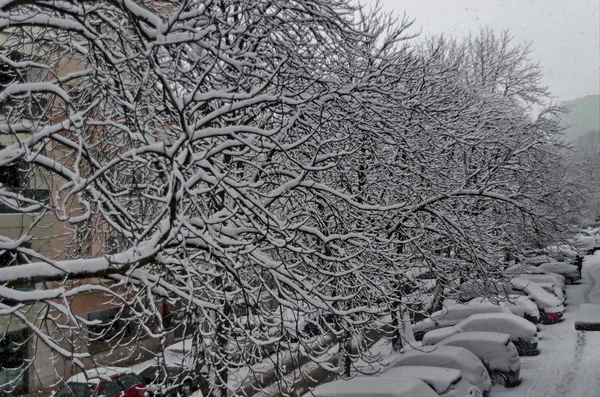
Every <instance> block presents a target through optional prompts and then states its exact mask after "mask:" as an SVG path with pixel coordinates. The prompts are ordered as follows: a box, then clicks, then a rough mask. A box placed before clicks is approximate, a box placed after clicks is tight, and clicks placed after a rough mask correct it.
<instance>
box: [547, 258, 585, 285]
mask: <svg viewBox="0 0 600 397" xmlns="http://www.w3.org/2000/svg"><path fill="white" fill-rule="evenodd" d="M539 268H540V269H542V270H545V271H547V272H550V273H556V274H560V275H561V276H563V277H564V278H565V282H566V283H567V284H573V283H574V282H575V281H578V280H581V274H580V273H579V270H578V269H577V266H575V265H571V264H569V263H566V262H549V263H544V264H542V265H540V266H539Z"/></svg>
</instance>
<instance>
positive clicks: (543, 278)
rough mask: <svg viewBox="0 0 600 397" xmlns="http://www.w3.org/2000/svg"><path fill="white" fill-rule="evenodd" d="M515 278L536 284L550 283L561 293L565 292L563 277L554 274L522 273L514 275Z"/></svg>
mask: <svg viewBox="0 0 600 397" xmlns="http://www.w3.org/2000/svg"><path fill="white" fill-rule="evenodd" d="M515 277H519V278H524V279H527V280H531V281H535V282H536V283H552V284H555V285H556V286H557V287H559V288H560V289H561V291H562V292H563V293H565V292H566V291H567V289H566V284H565V282H564V277H562V276H560V275H558V274H556V273H549V274H528V273H522V274H518V275H516V276H515Z"/></svg>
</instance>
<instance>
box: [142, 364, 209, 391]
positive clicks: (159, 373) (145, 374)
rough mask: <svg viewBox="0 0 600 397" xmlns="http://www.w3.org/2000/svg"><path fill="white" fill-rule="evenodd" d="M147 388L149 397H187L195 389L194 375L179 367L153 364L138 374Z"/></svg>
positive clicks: (192, 372)
mask: <svg viewBox="0 0 600 397" xmlns="http://www.w3.org/2000/svg"><path fill="white" fill-rule="evenodd" d="M138 375H139V376H140V377H141V378H142V379H143V380H144V383H145V384H146V386H147V390H148V392H149V393H150V396H157V397H158V396H165V397H178V396H180V397H189V396H190V395H191V394H192V392H193V391H194V390H195V389H196V387H195V385H196V384H197V382H196V373H195V371H193V370H192V368H185V367H182V366H180V365H178V366H176V365H166V366H163V365H158V363H153V364H152V365H150V366H148V367H146V368H145V369H144V370H143V371H141V372H140V373H139V374H138Z"/></svg>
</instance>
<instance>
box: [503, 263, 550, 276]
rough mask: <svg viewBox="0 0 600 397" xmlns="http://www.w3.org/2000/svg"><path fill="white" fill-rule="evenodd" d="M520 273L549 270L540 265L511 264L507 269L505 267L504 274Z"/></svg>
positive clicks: (539, 272) (537, 272)
mask: <svg viewBox="0 0 600 397" xmlns="http://www.w3.org/2000/svg"><path fill="white" fill-rule="evenodd" d="M540 266H541V265H540ZM519 273H529V274H548V272H547V271H546V270H544V269H542V268H539V267H535V266H532V265H513V266H509V267H507V268H506V269H504V274H519Z"/></svg>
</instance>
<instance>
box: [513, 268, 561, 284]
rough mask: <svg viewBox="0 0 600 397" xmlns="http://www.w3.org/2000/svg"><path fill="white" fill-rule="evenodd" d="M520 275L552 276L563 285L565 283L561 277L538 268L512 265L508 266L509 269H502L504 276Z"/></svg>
mask: <svg viewBox="0 0 600 397" xmlns="http://www.w3.org/2000/svg"><path fill="white" fill-rule="evenodd" d="M540 266H541V265H540ZM521 274H540V275H546V276H547V275H553V278H554V279H556V280H560V281H562V283H563V284H564V282H565V278H564V277H563V276H561V275H560V274H556V273H551V272H549V271H547V270H544V269H542V268H540V267H539V266H532V265H514V266H510V267H507V268H506V269H504V275H505V276H509V277H510V276H513V277H516V276H519V275H521Z"/></svg>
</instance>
